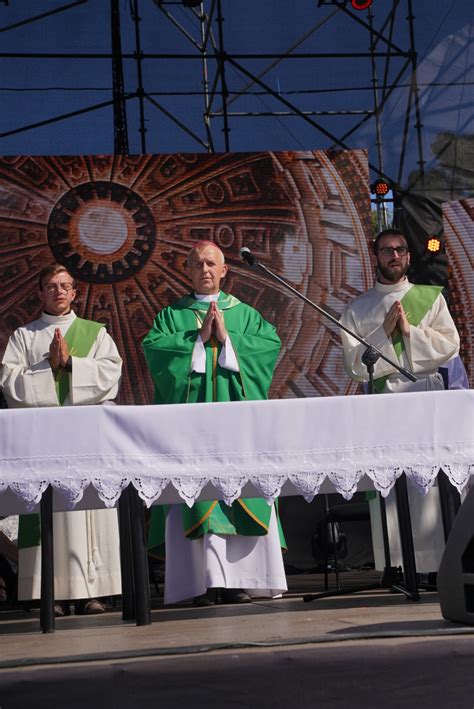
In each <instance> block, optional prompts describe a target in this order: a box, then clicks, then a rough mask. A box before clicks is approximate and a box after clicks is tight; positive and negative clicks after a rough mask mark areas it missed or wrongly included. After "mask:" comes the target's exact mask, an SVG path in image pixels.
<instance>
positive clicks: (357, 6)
mask: <svg viewBox="0 0 474 709" xmlns="http://www.w3.org/2000/svg"><path fill="white" fill-rule="evenodd" d="M372 2H373V0H351V5H352V7H353V8H354V10H367V8H369V7H370V6H371V5H372Z"/></svg>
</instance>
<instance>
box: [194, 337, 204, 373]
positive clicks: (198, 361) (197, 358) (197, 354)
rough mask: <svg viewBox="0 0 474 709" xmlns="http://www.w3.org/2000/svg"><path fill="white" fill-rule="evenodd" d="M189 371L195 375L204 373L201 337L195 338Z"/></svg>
mask: <svg viewBox="0 0 474 709" xmlns="http://www.w3.org/2000/svg"><path fill="white" fill-rule="evenodd" d="M191 371H192V372H196V373H197V374H205V373H206V348H205V347H204V342H203V341H202V339H201V335H198V336H197V340H196V343H195V345H194V349H193V357H192V360H191Z"/></svg>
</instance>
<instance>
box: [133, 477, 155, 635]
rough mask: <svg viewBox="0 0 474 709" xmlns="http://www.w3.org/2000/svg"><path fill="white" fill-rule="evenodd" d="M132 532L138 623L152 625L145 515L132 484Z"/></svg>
mask: <svg viewBox="0 0 474 709" xmlns="http://www.w3.org/2000/svg"><path fill="white" fill-rule="evenodd" d="M129 491H130V493H129V494H130V532H131V541H132V556H133V578H134V586H135V612H136V616H135V617H136V622H137V625H150V623H151V609H150V580H149V575H148V562H147V552H146V543H145V515H144V509H143V502H142V501H141V499H140V498H139V496H138V492H137V491H136V490H135V488H134V487H133V486H132V485H130V486H129Z"/></svg>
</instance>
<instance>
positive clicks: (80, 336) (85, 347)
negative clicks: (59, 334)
mask: <svg viewBox="0 0 474 709" xmlns="http://www.w3.org/2000/svg"><path fill="white" fill-rule="evenodd" d="M103 327H104V325H102V323H97V322H94V321H92V320H83V319H82V318H77V317H76V318H74V320H73V322H72V323H71V325H70V326H69V327H68V329H67V332H66V334H65V336H64V339H65V340H66V342H67V344H68V346H69V354H70V355H71V356H72V357H87V355H88V354H89V352H90V351H91V348H92V345H93V344H94V342H95V341H96V339H97V335H98V334H99V330H100V329H101V328H103ZM54 380H55V386H56V394H57V396H58V404H59V406H62V405H63V404H64V402H65V401H66V399H67V397H68V394H69V382H70V377H69V372H68V371H67V370H65V369H58V370H56V372H55V375H54ZM40 543H41V522H40V515H39V514H32V515H20V518H19V521H18V549H27V548H29V547H37V546H39V545H40Z"/></svg>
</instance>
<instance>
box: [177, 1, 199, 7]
mask: <svg viewBox="0 0 474 709" xmlns="http://www.w3.org/2000/svg"><path fill="white" fill-rule="evenodd" d="M181 2H182V3H183V5H184V7H199V5H200V4H201V0H181Z"/></svg>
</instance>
